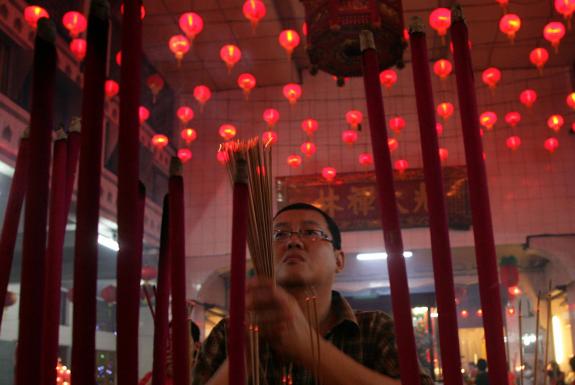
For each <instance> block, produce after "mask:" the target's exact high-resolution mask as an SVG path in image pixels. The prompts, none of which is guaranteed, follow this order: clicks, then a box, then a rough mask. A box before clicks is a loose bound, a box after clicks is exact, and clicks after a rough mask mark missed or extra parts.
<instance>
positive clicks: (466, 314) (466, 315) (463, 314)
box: [459, 309, 469, 318]
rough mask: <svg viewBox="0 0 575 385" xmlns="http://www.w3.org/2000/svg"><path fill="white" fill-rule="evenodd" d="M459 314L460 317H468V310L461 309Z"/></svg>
mask: <svg viewBox="0 0 575 385" xmlns="http://www.w3.org/2000/svg"><path fill="white" fill-rule="evenodd" d="M459 314H461V318H467V317H469V312H468V311H467V310H466V309H463V310H461V311H460V312H459Z"/></svg>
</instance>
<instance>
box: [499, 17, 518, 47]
mask: <svg viewBox="0 0 575 385" xmlns="http://www.w3.org/2000/svg"><path fill="white" fill-rule="evenodd" d="M520 28H521V18H520V17H519V16H517V15H516V14H514V13H508V14H506V15H503V16H502V17H501V19H500V20H499V30H500V31H501V32H503V33H504V34H506V35H507V37H508V38H509V40H511V42H513V40H515V35H516V34H517V31H519V29H520Z"/></svg>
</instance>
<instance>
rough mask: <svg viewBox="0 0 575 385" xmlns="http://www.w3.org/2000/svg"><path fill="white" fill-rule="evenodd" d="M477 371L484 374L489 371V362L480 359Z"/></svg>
mask: <svg viewBox="0 0 575 385" xmlns="http://www.w3.org/2000/svg"><path fill="white" fill-rule="evenodd" d="M477 369H479V370H481V371H482V372H484V371H485V370H486V369H487V361H485V360H484V359H483V358H480V359H478V360H477Z"/></svg>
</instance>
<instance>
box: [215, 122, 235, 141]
mask: <svg viewBox="0 0 575 385" xmlns="http://www.w3.org/2000/svg"><path fill="white" fill-rule="evenodd" d="M219 133H220V136H221V137H222V138H224V140H230V139H232V138H233V137H235V136H236V133H237V130H236V127H235V126H234V125H232V124H222V125H221V126H220V130H219Z"/></svg>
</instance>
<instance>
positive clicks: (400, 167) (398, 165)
mask: <svg viewBox="0 0 575 385" xmlns="http://www.w3.org/2000/svg"><path fill="white" fill-rule="evenodd" d="M393 168H394V169H395V170H396V171H397V172H399V173H400V174H403V172H404V171H405V170H407V169H408V168H409V163H408V162H407V160H405V159H399V160H396V161H395V162H394V163H393Z"/></svg>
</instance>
